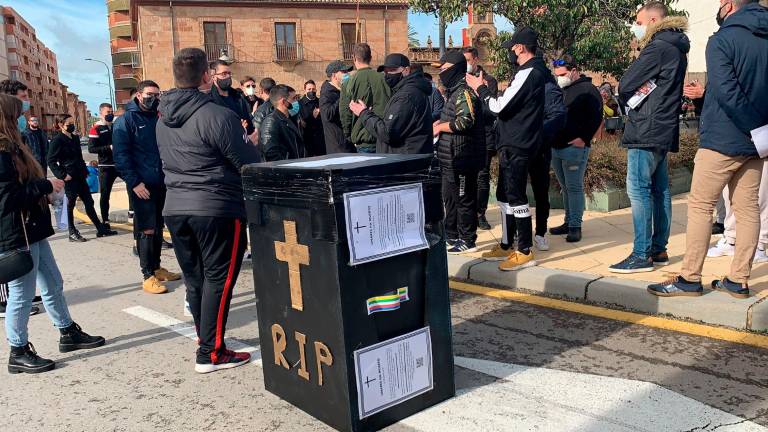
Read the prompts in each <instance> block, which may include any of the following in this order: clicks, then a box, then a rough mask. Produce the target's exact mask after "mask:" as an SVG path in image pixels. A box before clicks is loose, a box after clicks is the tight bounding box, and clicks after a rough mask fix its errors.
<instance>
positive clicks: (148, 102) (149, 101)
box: [139, 96, 160, 111]
mask: <svg viewBox="0 0 768 432" xmlns="http://www.w3.org/2000/svg"><path fill="white" fill-rule="evenodd" d="M158 103H160V101H159V100H157V97H156V96H147V97H142V98H141V100H140V102H139V104H140V105H141V107H142V108H144V109H145V110H147V111H154V110H156V109H157V105H158Z"/></svg>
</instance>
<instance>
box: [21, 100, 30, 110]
mask: <svg viewBox="0 0 768 432" xmlns="http://www.w3.org/2000/svg"><path fill="white" fill-rule="evenodd" d="M31 107H32V104H31V103H30V102H29V101H26V100H25V101H21V112H27V111H29V108H31Z"/></svg>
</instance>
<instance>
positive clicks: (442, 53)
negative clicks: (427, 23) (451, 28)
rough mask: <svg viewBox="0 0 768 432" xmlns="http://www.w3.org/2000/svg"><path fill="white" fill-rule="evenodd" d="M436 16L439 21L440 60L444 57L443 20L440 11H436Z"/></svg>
mask: <svg viewBox="0 0 768 432" xmlns="http://www.w3.org/2000/svg"><path fill="white" fill-rule="evenodd" d="M437 16H438V19H439V23H438V27H439V30H438V32H439V38H440V58H442V57H443V56H444V55H445V18H443V14H441V13H440V11H437Z"/></svg>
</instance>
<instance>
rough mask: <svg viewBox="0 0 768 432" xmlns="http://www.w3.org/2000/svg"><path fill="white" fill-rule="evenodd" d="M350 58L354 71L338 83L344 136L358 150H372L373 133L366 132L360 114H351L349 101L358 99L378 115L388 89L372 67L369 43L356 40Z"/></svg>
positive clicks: (373, 145) (380, 112) (386, 98)
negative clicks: (341, 82)
mask: <svg viewBox="0 0 768 432" xmlns="http://www.w3.org/2000/svg"><path fill="white" fill-rule="evenodd" d="M352 58H353V60H354V63H355V70H356V71H357V72H355V75H354V76H352V77H351V78H349V80H348V81H347V82H346V83H343V84H342V87H341V100H340V101H339V116H340V117H341V127H342V129H343V130H344V136H345V137H347V139H349V141H350V142H352V144H354V145H355V147H356V148H357V151H358V152H361V153H375V152H376V137H374V136H372V135H371V134H369V133H368V131H366V130H365V127H364V126H363V122H361V121H360V118H359V117H356V116H355V115H354V114H352V111H350V110H349V103H350V102H351V101H361V102H363V103H364V104H365V105H366V106H367V107H370V108H371V109H373V112H374V113H375V114H376V115H377V116H379V117H383V116H384V111H385V109H386V106H387V101H389V97H390V95H391V92H390V89H389V86H388V85H387V82H386V81H385V80H384V75H383V74H380V73H378V72H376V71H374V70H373V69H371V47H370V46H369V45H368V44H366V43H359V44H356V45H355V46H354V48H353V49H352Z"/></svg>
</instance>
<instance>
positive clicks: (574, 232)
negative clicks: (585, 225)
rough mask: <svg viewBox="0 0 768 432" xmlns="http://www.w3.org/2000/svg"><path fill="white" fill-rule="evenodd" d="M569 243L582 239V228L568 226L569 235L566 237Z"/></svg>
mask: <svg viewBox="0 0 768 432" xmlns="http://www.w3.org/2000/svg"><path fill="white" fill-rule="evenodd" d="M565 241H567V242H568V243H578V242H580V241H581V228H568V236H567V237H566V238H565Z"/></svg>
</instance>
